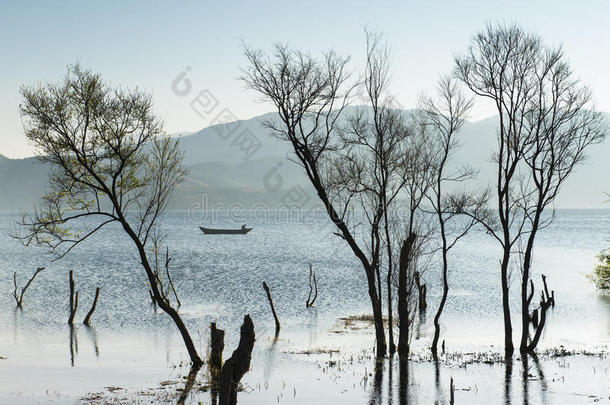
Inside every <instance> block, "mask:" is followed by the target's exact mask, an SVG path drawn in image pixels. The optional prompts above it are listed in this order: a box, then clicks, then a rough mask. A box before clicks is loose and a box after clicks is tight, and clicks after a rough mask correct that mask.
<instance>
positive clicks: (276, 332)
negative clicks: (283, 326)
mask: <svg viewBox="0 0 610 405" xmlns="http://www.w3.org/2000/svg"><path fill="white" fill-rule="evenodd" d="M263 288H264V289H265V292H266V293H267V300H268V301H269V305H270V306H271V312H272V313H273V319H274V320H275V336H277V335H279V334H280V320H279V319H278V317H277V312H275V305H273V298H271V291H270V290H269V286H268V285H267V283H265V282H264V281H263Z"/></svg>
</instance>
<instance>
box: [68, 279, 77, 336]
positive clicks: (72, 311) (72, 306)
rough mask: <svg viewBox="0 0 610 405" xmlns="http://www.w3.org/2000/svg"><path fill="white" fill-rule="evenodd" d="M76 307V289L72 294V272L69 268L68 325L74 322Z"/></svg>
mask: <svg viewBox="0 0 610 405" xmlns="http://www.w3.org/2000/svg"><path fill="white" fill-rule="evenodd" d="M77 309H78V291H76V294H74V272H73V271H72V270H70V317H69V318H68V325H72V324H74V315H76V310H77Z"/></svg>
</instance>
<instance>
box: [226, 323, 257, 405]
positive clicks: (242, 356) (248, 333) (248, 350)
mask: <svg viewBox="0 0 610 405" xmlns="http://www.w3.org/2000/svg"><path fill="white" fill-rule="evenodd" d="M253 348H254V324H253V323H252V319H251V318H250V315H246V316H244V323H243V324H242V325H241V331H240V338H239V345H238V346H237V349H235V351H234V352H233V354H232V355H231V357H230V358H229V359H228V360H227V361H226V362H225V364H224V365H223V366H222V371H221V373H220V395H219V396H220V401H219V405H235V404H237V387H238V386H239V382H240V381H241V379H242V377H243V376H244V374H246V372H247V371H248V370H249V369H250V360H251V359H252V349H253Z"/></svg>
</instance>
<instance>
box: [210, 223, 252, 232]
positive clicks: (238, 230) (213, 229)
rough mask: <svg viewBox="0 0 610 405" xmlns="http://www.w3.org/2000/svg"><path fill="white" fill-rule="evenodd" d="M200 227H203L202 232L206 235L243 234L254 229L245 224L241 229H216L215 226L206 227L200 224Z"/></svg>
mask: <svg viewBox="0 0 610 405" xmlns="http://www.w3.org/2000/svg"><path fill="white" fill-rule="evenodd" d="M199 229H201V232H203V233H205V234H206V235H217V234H232V235H235V234H238V235H243V234H246V233H248V232H250V231H251V230H252V228H246V225H245V224H244V225H242V226H241V229H215V228H204V227H203V226H200V227H199Z"/></svg>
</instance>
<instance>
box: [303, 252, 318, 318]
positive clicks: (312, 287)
mask: <svg viewBox="0 0 610 405" xmlns="http://www.w3.org/2000/svg"><path fill="white" fill-rule="evenodd" d="M312 294H313V297H312ZM317 298H318V280H317V279H316V272H315V271H313V267H312V266H311V262H310V263H309V295H308V296H307V301H306V302H305V307H307V308H310V307H313V304H314V303H315V302H316V299H317Z"/></svg>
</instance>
